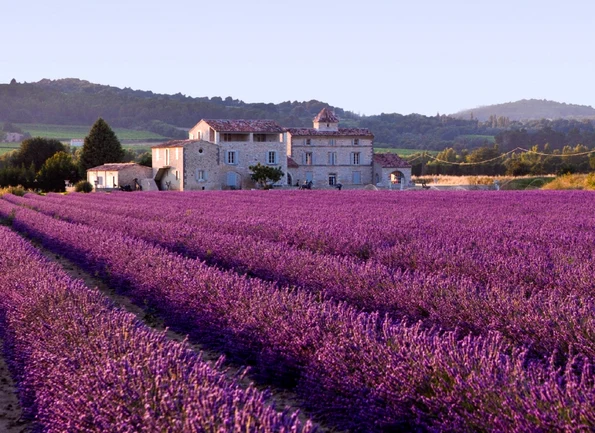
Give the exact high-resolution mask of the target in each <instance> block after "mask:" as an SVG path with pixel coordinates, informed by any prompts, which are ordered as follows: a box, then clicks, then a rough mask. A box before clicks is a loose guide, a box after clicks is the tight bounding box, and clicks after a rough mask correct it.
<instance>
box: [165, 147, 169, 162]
mask: <svg viewBox="0 0 595 433" xmlns="http://www.w3.org/2000/svg"><path fill="white" fill-rule="evenodd" d="M165 165H169V149H165Z"/></svg>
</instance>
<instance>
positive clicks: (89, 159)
mask: <svg viewBox="0 0 595 433" xmlns="http://www.w3.org/2000/svg"><path fill="white" fill-rule="evenodd" d="M123 158H124V149H122V144H121V143H120V140H118V137H116V134H115V133H114V131H113V130H112V128H110V126H109V125H108V124H107V122H106V121H105V120H103V119H102V118H101V117H100V118H99V119H97V121H96V122H95V124H93V126H92V127H91V130H90V131H89V135H87V136H86V137H85V142H84V144H83V148H82V149H81V153H80V157H79V164H80V167H81V170H82V171H83V172H84V171H87V170H88V169H89V168H92V167H97V166H98V165H103V164H106V163H111V162H121V161H122V159H123Z"/></svg>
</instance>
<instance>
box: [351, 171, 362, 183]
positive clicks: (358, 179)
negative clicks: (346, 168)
mask: <svg viewBox="0 0 595 433" xmlns="http://www.w3.org/2000/svg"><path fill="white" fill-rule="evenodd" d="M351 183H353V184H354V185H361V183H362V172H361V171H354V172H353V173H351Z"/></svg>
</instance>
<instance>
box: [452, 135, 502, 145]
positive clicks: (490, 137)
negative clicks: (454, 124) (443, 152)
mask: <svg viewBox="0 0 595 433" xmlns="http://www.w3.org/2000/svg"><path fill="white" fill-rule="evenodd" d="M457 138H462V139H465V138H466V139H469V140H476V139H482V140H486V141H487V142H488V143H490V144H494V143H495V142H496V137H494V136H493V135H474V134H468V135H459V136H458V137H457Z"/></svg>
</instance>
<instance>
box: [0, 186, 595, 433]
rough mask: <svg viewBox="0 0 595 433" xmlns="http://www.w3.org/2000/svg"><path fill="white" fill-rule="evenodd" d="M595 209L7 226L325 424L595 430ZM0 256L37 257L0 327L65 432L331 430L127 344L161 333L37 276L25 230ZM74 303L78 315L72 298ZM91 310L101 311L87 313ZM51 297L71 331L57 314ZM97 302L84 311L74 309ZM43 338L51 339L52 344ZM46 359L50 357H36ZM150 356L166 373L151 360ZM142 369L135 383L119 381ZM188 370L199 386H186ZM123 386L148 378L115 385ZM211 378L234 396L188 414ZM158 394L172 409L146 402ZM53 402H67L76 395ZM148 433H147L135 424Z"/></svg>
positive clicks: (163, 347) (356, 197)
mask: <svg viewBox="0 0 595 433" xmlns="http://www.w3.org/2000/svg"><path fill="white" fill-rule="evenodd" d="M594 198H595V196H593V194H592V193H590V192H558V191H548V192H545V191H535V192H492V191H490V192H479V191H478V192H438V191H436V192H433V191H421V192H410V193H394V192H368V191H361V192H357V191H349V192H345V193H342V192H338V191H327V192H324V191H316V192H313V191H293V192H285V191H283V192H281V191H262V192H258V191H254V192H208V193H205V192H200V193H187V192H186V193H174V192H172V193H163V192H159V193H157V192H156V193H113V194H69V195H66V196H62V195H57V194H50V195H48V196H44V197H42V196H37V195H33V194H28V195H26V196H25V197H22V198H21V197H16V196H12V195H5V196H3V200H0V217H2V218H3V219H4V220H6V221H7V222H8V223H9V224H10V225H11V227H12V229H13V230H14V231H16V232H19V233H21V234H23V235H26V236H28V237H31V238H33V239H36V240H38V241H40V242H41V243H42V244H43V246H44V247H45V248H47V249H49V250H51V251H53V252H54V253H56V254H60V255H63V256H65V257H67V258H69V259H70V260H71V261H73V262H75V263H76V264H77V265H78V266H80V267H81V268H82V269H85V270H86V271H88V272H90V273H93V274H95V275H97V276H98V277H99V278H101V279H103V280H104V281H105V282H106V283H108V284H109V285H111V286H112V287H115V288H116V289H118V290H119V291H120V292H121V293H122V294H125V295H126V296H128V297H129V298H130V299H132V300H133V301H134V302H135V303H137V304H138V305H140V306H143V307H145V308H149V309H151V311H155V312H156V314H158V315H160V316H161V317H162V318H163V319H164V320H165V323H166V324H167V325H168V326H170V327H172V328H174V329H177V330H180V331H182V332H184V333H187V334H189V336H190V338H191V340H192V341H198V342H201V344H205V345H206V346H208V347H210V348H212V349H213V350H215V351H219V352H221V353H224V354H225V355H226V356H227V357H228V359H230V360H232V361H234V362H236V363H240V364H243V365H247V366H250V368H251V370H252V372H253V373H254V374H253V375H252V376H251V377H253V378H255V380H257V381H258V382H259V384H261V385H264V386H267V385H274V386H275V387H276V388H281V389H286V390H288V391H290V392H291V393H294V394H295V395H296V399H297V400H298V401H299V402H301V403H300V404H299V406H300V407H301V408H303V409H304V410H305V411H307V413H308V414H311V416H313V417H314V418H315V420H317V421H319V422H320V423H321V424H322V425H323V426H324V427H328V428H331V429H337V430H343V431H344V430H347V431H354V432H375V431H377V432H389V431H526V432H549V431H592V430H594V429H595V381H594V378H595V371H594V368H593V360H595V302H594V301H595V298H594V295H595V279H594V278H593V274H594V270H595V269H594V268H595V266H594V264H595V212H594V211H595V204H594V200H593V199H594ZM2 238H3V239H5V240H4V241H3V242H5V243H7V245H6V246H4V248H3V250H4V251H17V250H18V251H21V250H22V251H23V252H18V254H21V255H23V257H25V256H26V257H27V260H30V261H31V260H32V264H31V265H27V266H25V265H23V264H22V263H24V262H23V260H24V259H22V260H20V261H18V264H19V266H16V265H15V262H14V260H13V261H10V260H8V259H5V260H4V262H6V263H4V262H2V264H3V266H4V267H8V268H7V269H9V268H10V269H12V268H11V266H12V267H13V268H14V269H12V270H11V271H10V272H12V274H11V273H9V271H8V270H7V271H4V268H3V269H2V271H3V277H2V278H3V280H4V281H5V282H6V283H4V282H3V284H2V287H3V288H2V290H3V291H5V292H6V294H5V295H3V296H5V298H6V299H7V300H6V301H3V302H2V303H0V321H1V323H2V324H3V327H4V328H5V331H4V334H5V335H4V338H5V340H6V341H8V343H7V344H6V347H7V348H6V351H7V353H8V354H9V356H10V358H11V359H13V358H14V360H15V361H14V371H15V372H16V373H15V374H16V376H17V379H18V380H17V382H18V383H19V386H20V388H19V389H22V391H21V401H22V404H23V405H24V407H25V408H26V409H27V410H28V411H29V412H30V413H31V414H32V415H35V416H37V417H38V418H39V419H40V421H41V423H42V425H44V426H47V429H46V430H47V431H61V430H60V428H61V427H64V426H68V424H65V423H67V422H74V421H72V420H73V419H77V420H79V421H77V422H80V423H81V424H80V425H82V426H87V424H84V423H85V422H88V423H90V424H88V425H91V426H97V425H100V424H92V423H100V422H104V423H105V422H114V423H115V424H114V425H118V426H119V427H118V429H114V430H113V431H172V432H173V431H238V432H239V431H255V432H256V431H304V432H305V431H311V430H313V427H312V426H310V424H307V423H303V422H302V423H300V422H299V421H298V420H297V418H296V415H295V414H294V415H291V414H290V413H286V412H284V413H279V412H276V411H275V409H274V408H273V407H271V406H269V405H268V404H267V403H266V401H265V398H264V397H263V395H261V394H259V393H258V392H257V391H256V390H255V389H254V388H248V389H245V388H242V387H240V386H239V385H238V384H236V383H234V382H233V381H232V382H229V381H228V379H225V378H224V377H223V375H222V373H221V370H222V365H221V364H220V363H219V364H217V365H205V364H204V362H203V361H201V360H200V358H198V357H196V356H195V355H189V354H185V353H186V352H184V351H185V350H187V349H184V348H183V347H182V348H179V349H178V348H177V346H175V347H176V348H175V349H174V348H169V345H170V344H173V343H171V342H168V341H166V340H164V338H165V337H163V336H162V335H153V334H152V332H153V331H149V330H143V331H142V332H140V331H136V332H135V333H133V332H132V331H127V330H126V329H127V328H126V326H128V327H130V326H132V328H133V329H138V328H139V327H142V326H143V325H140V324H131V323H132V322H131V319H126V320H127V321H128V322H127V323H129V324H127V325H126V326H124V325H120V324H118V323H120V322H118V320H123V319H118V317H119V315H121V313H118V312H117V310H113V308H110V307H109V306H106V305H107V304H105V302H106V301H101V300H100V299H95V298H97V297H98V296H99V295H98V294H96V293H95V292H93V291H92V290H90V289H87V288H84V287H79V286H80V284H79V283H77V282H72V281H68V280H67V279H66V278H65V277H64V276H61V274H60V270H59V269H57V268H55V267H52V266H53V265H48V264H47V263H45V264H42V265H39V264H35V263H40V260H41V259H40V258H39V257H36V256H35V251H34V250H33V248H32V247H31V246H27V245H24V246H23V245H22V244H25V241H23V240H19V239H18V237H17V235H15V234H14V233H10V231H8V230H4V231H3V232H2ZM13 245H17V246H13ZM12 254H13V255H15V254H17V253H16V252H13V253H12ZM31 257H33V259H31ZM10 263H12V265H11V264H10ZM27 263H28V262H27ZM41 263H43V260H41ZM15 266H16V267H15ZM21 274H22V276H21ZM4 275H6V276H4ZM21 280H22V281H21ZM29 280H31V283H28V281H29ZM27 284H29V285H27ZM61 287H64V288H61ZM39 290H41V291H40V292H39V294H37V291H39ZM71 292H72V293H77V294H78V293H79V292H80V293H82V294H83V295H81V296H82V298H81V300H80V301H78V300H77V301H76V302H75V301H73V299H74V297H73V299H68V300H67V299H66V298H70V297H71V296H70V293H71ZM65 293H68V296H67V295H65ZM93 297H95V298H93ZM83 298H84V300H83ZM89 298H93V302H95V303H98V305H99V304H101V305H102V306H101V308H100V307H98V306H97V307H95V306H93V307H91V306H88V307H87V306H86V305H87V304H86V302H90V301H89V300H88V299H89ZM47 299H51V300H52V301H51V303H50V304H51V305H52V308H53V310H52V313H54V312H55V314H50V313H48V311H44V312H42V311H43V308H42V307H46V308H47V305H48V301H47ZM77 299H78V298H77ZM102 302H103V304H102ZM54 304H55V306H54ZM63 304H64V305H63ZM79 304H80V309H82V310H81V311H82V312H76V313H74V312H72V311H71V310H67V309H68V308H71V309H72V308H75V310H76V308H79ZM104 304H105V305H104ZM62 308H64V309H65V310H64V311H63V310H62ZM19 309H22V311H23V312H22V313H21V312H19V313H15V311H20V310H19ZM25 311H26V312H25ZM14 314H17V316H18V317H20V319H19V320H17V319H13V318H12V317H13V315H14ZM27 314H28V315H27ZM19 315H20V316H19ZM24 317H26V318H27V320H25V319H24ZM31 317H35V321H31V323H29V321H30V320H31V319H30V318H31ZM73 320H74V322H73ZM126 320H125V321H126ZM46 325H47V326H46ZM95 327H96V328H97V330H94V329H95ZM33 328H36V329H41V330H42V331H41V332H42V334H44V333H45V332H46V329H47V332H48V333H49V334H48V336H47V338H46V337H44V338H42V339H40V338H39V335H38V334H34V333H32V329H33ZM76 332H78V334H76ZM73 333H74V334H73ZM122 333H124V335H122ZM50 334H51V335H50ZM99 335H100V336H101V338H102V340H101V341H100V342H98V341H99V340H97V341H95V340H96V338H99V337H98V336H99ZM36 337H37V339H39V340H43V341H37V340H36ZM65 341H66V342H68V343H65ZM120 341H123V342H122V343H121V342H120ZM133 343H134V344H133ZM65 344H68V345H69V349H68V350H63V349H60V348H62V347H63V346H64V345H65ZM176 344H177V343H176ZM89 345H91V347H87V346H89ZM29 346H31V347H35V348H37V347H38V346H39V351H40V352H39V353H40V355H32V354H31V353H30V352H29V351H27V350H24V349H23V348H24V347H29ZM46 346H47V347H46ZM79 346H80V348H79ZM120 346H122V347H120ZM147 347H154V348H157V349H158V350H155V351H154V352H155V353H153V352H152V351H150V350H149V351H147V349H146V348H147ZM98 348H108V349H109V350H105V351H102V352H101V357H102V358H101V359H103V360H104V362H103V363H101V366H102V367H101V368H98V365H93V366H92V367H93V368H91V367H90V366H89V365H88V364H90V363H91V364H93V363H92V362H91V361H90V360H91V359H95V358H94V357H98V356H100V355H99V354H98V352H97V350H99V349H98ZM124 348H125V349H124ZM149 352H150V353H149ZM160 353H164V355H159V354H160ZM150 354H152V355H153V356H157V357H159V356H162V357H161V358H157V360H155V361H147V360H146V359H145V358H146V357H148V356H149V355H150ZM165 354H171V355H165ZM46 358H47V359H54V358H56V359H58V358H59V359H60V362H58V361H56V362H53V361H52V362H49V361H48V362H46V361H43V360H44V359H46ZM129 358H130V359H137V360H138V361H137V362H138V363H139V364H138V365H139V367H138V368H140V372H139V373H134V374H133V373H128V370H126V369H124V367H122V364H121V363H122V362H123V360H126V362H128V359H129ZM143 363H149V364H150V365H155V370H151V369H146V368H145V369H142V368H141V367H140V366H142V365H143ZM201 363H202V364H201ZM112 364H114V365H115V366H112ZM63 365H64V366H67V367H68V368H66V367H62V366H63ZM104 368H105V369H106V371H105V372H104V371H103V369H104ZM126 368H129V366H128V364H126ZM130 368H131V369H134V368H137V367H134V366H133V365H131V366H130ZM176 369H184V371H195V370H196V371H198V370H200V372H201V373H200V374H199V373H192V374H193V376H192V375H187V376H185V377H184V378H183V379H180V375H179V374H173V376H172V373H171V372H172V371H177V370H176ZM201 369H203V370H201ZM79 371H80V372H81V373H80V374H81V377H78V375H77V374H75V373H77V372H79ZM130 371H133V370H130ZM203 371H204V372H203ZM108 373H109V374H108ZM104 374H105V375H108V376H109V375H111V376H109V377H112V378H113V379H111V381H110V382H109V383H108V386H107V389H108V391H106V394H105V396H104V397H102V398H103V400H102V401H104V403H105V404H103V405H101V411H99V412H98V408H96V407H95V406H88V405H89V404H95V405H97V401H95V399H94V398H93V399H90V398H89V395H91V394H93V393H96V392H97V391H94V390H95V389H96V388H97V389H98V387H101V386H105V382H101V380H103V375H104ZM188 374H189V373H188ZM119 375H122V376H125V377H128V376H129V375H130V376H134V377H138V380H137V379H135V380H134V381H132V380H131V381H128V380H126V381H124V380H123V383H118V377H119ZM157 378H159V379H157ZM46 379H47V383H46ZM50 380H55V381H56V383H58V384H60V385H56V384H55V383H54V382H51V383H50V382H49V381H50ZM143 381H146V383H145V382H143ZM207 382H208V384H209V385H208V386H212V387H216V389H217V391H212V392H211V391H205V392H207V394H209V392H210V394H209V395H214V394H216V395H221V396H222V397H220V398H217V399H215V400H217V402H221V406H216V407H217V410H216V411H215V410H214V409H212V407H214V406H208V404H207V403H205V405H204V407H202V409H203V410H204V411H205V412H199V411H198V409H197V410H196V411H193V410H194V406H193V405H192V403H191V401H193V399H198V400H200V401H202V399H203V398H204V397H200V394H197V393H199V391H200V390H199V388H200V387H198V385H197V383H201V386H202V384H204V383H207ZM155 383H158V386H157V385H155ZM60 386H62V387H67V388H60ZM205 386H206V385H205ZM135 387H138V389H135ZM155 388H158V389H162V388H163V389H167V392H163V393H157V392H154V391H147V390H152V389H155ZM55 389H68V390H69V392H68V398H67V399H65V398H64V396H59V395H58V394H59V392H58V391H55ZM141 390H143V391H141ZM73 391H76V392H73ZM147 393H148V394H147ZM141 394H143V396H144V397H142V398H144V399H148V400H147V401H146V402H145V400H142V399H141ZM147 395H149V396H150V398H149V397H147ZM227 396H229V397H227ZM54 399H58V400H60V405H64V406H65V407H67V408H68V410H69V412H66V411H64V410H63V409H60V410H58V411H57V413H52V412H51V411H52V410H56V408H59V407H61V406H60V405H55V404H52V402H53V401H54ZM90 400H91V401H90ZM139 401H142V402H143V403H142V404H143V405H144V407H145V408H148V409H146V410H145V411H144V412H143V411H142V410H140V411H139V410H138V406H139V405H140V403H139ZM223 402H229V404H230V405H232V406H224V405H223ZM226 404H227V403H226ZM233 404H235V405H236V406H233ZM131 407H132V408H134V409H135V410H136V411H135V410H133V409H131ZM234 407H235V408H234ZM50 408H51V409H50ZM157 408H159V409H157ZM141 409H142V407H141ZM281 409H282V408H281ZM141 412H142V413H141ZM205 413H208V414H210V415H205ZM60 414H62V415H61V417H60V416H59V415H60ZM208 416H210V417H211V418H210V419H211V420H212V421H211V424H205V425H208V426H209V427H208V428H206V429H202V430H201V428H203V427H198V426H202V424H200V423H201V422H202V420H203V419H205V417H208ZM77 417H78V418H77ZM69 420H70V421H69ZM139 420H142V422H144V423H145V424H143V425H146V426H147V427H146V428H145V430H126V427H124V426H125V425H128V426H130V425H132V424H131V423H137V422H140V421H139ZM44 423H45V424H44ZM60 423H62V424H60ZM117 423H120V424H117ZM126 423H128V424H126ZM180 423H188V424H183V425H184V426H185V427H184V428H182V429H180V426H181V425H182V424H180ZM193 423H194V424H193ZM101 425H105V424H101ZM155 426H159V427H155ZM186 426H190V427H186ZM213 426H216V427H213ZM68 428H70V427H68ZM68 428H66V430H68ZM85 428H87V427H85ZM151 428H156V429H157V430H151ZM209 428H210V430H209ZM77 431H93V429H92V427H89V428H88V429H87V430H85V429H81V430H77Z"/></svg>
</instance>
